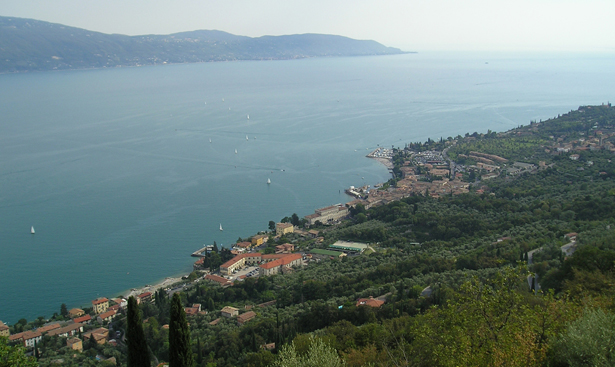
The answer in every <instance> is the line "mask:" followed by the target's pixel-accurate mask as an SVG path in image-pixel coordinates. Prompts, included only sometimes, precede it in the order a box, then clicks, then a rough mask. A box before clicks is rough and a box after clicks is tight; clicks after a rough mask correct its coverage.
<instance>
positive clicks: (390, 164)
mask: <svg viewBox="0 0 615 367" xmlns="http://www.w3.org/2000/svg"><path fill="white" fill-rule="evenodd" d="M369 158H370V159H374V160H376V161H378V162H380V163H382V164H383V165H384V166H385V167H386V168H387V169H389V170H392V169H393V167H394V166H393V162H392V161H391V160H390V159H388V158H377V157H369Z"/></svg>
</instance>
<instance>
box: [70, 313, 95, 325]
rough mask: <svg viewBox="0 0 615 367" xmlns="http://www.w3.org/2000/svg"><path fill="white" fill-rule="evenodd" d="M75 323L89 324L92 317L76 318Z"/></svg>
mask: <svg viewBox="0 0 615 367" xmlns="http://www.w3.org/2000/svg"><path fill="white" fill-rule="evenodd" d="M73 321H74V322H75V323H82V324H89V323H90V321H92V316H90V315H85V316H81V317H77V318H74V319H73Z"/></svg>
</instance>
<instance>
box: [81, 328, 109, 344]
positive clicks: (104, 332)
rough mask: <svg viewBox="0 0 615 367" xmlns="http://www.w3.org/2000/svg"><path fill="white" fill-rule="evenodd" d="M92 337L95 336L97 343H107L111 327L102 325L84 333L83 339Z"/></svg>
mask: <svg viewBox="0 0 615 367" xmlns="http://www.w3.org/2000/svg"><path fill="white" fill-rule="evenodd" d="M92 337H94V340H95V341H96V344H105V343H106V342H107V338H109V329H105V328H104V327H101V328H98V329H94V330H91V331H88V332H87V333H84V334H83V340H89V339H90V338H92Z"/></svg>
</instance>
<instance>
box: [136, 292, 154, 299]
mask: <svg viewBox="0 0 615 367" xmlns="http://www.w3.org/2000/svg"><path fill="white" fill-rule="evenodd" d="M151 295H152V292H144V293H141V294H139V295H138V296H137V297H139V298H145V297H149V296H151Z"/></svg>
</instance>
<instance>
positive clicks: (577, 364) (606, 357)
mask: <svg viewBox="0 0 615 367" xmlns="http://www.w3.org/2000/svg"><path fill="white" fill-rule="evenodd" d="M613 345H615V316H614V315H613V314H611V313H609V312H605V311H603V310H602V309H595V310H590V309H586V310H585V311H584V312H583V316H581V317H580V318H579V319H578V320H576V321H573V322H571V323H570V324H569V325H568V328H567V329H566V332H564V333H563V334H561V335H560V336H559V337H558V338H557V339H556V341H555V343H554V346H553V352H554V353H553V358H554V359H555V361H556V363H557V362H560V363H562V364H561V365H565V366H571V367H581V366H600V367H602V366H604V367H606V366H612V365H613V361H615V349H613ZM556 365H558V366H559V365H560V364H556Z"/></svg>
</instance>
